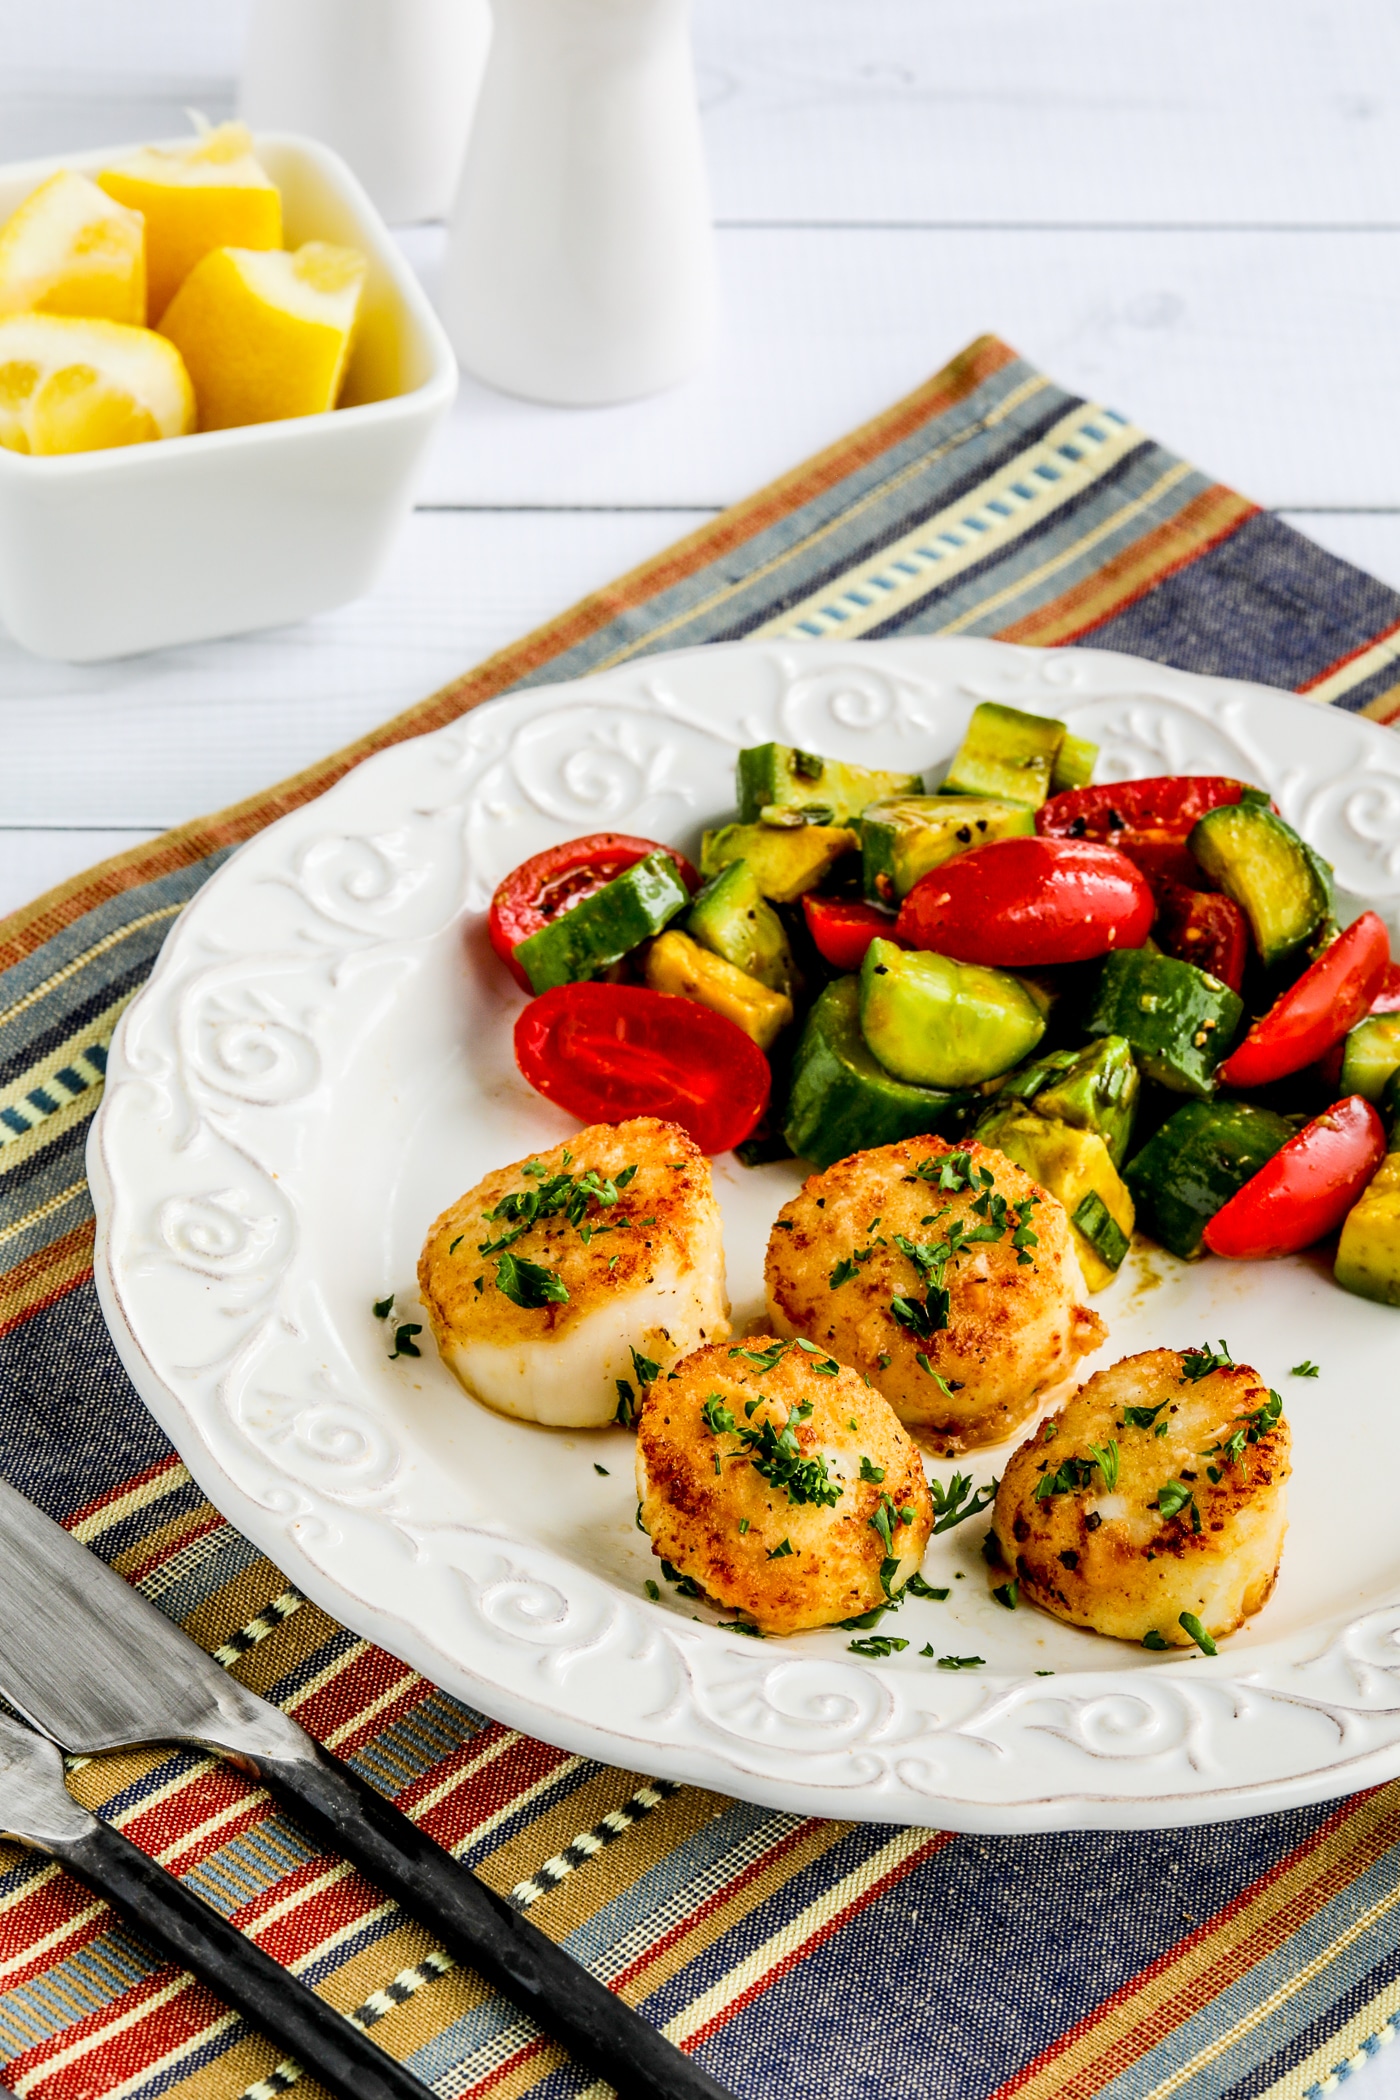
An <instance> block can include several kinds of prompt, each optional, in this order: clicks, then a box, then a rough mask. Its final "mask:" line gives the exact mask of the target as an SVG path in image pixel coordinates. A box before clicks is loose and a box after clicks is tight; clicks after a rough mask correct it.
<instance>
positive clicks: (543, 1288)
mask: <svg viewBox="0 0 1400 2100" xmlns="http://www.w3.org/2000/svg"><path fill="white" fill-rule="evenodd" d="M496 1289H497V1290H498V1291H499V1292H500V1293H501V1295H502V1296H503V1297H505V1298H509V1300H510V1302H511V1304H512V1305H519V1306H523V1307H524V1308H525V1309H526V1310H527V1311H528V1310H532V1309H533V1308H535V1307H537V1306H541V1305H567V1304H568V1302H569V1287H568V1285H567V1284H566V1283H565V1281H564V1279H563V1277H562V1276H556V1275H555V1273H554V1271H553V1269H545V1268H542V1267H541V1266H540V1264H539V1262H537V1261H526V1260H525V1259H524V1258H523V1256H520V1255H516V1254H503V1255H502V1256H501V1258H500V1260H499V1261H498V1262H497V1264H496Z"/></svg>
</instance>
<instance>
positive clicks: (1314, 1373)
mask: <svg viewBox="0 0 1400 2100" xmlns="http://www.w3.org/2000/svg"><path fill="white" fill-rule="evenodd" d="M1321 1372H1322V1366H1321V1364H1315V1363H1312V1362H1311V1361H1310V1360H1309V1359H1308V1358H1307V1357H1306V1356H1305V1357H1304V1358H1303V1361H1302V1362H1301V1363H1300V1364H1294V1366H1293V1369H1292V1370H1291V1371H1290V1372H1289V1374H1288V1375H1289V1377H1290V1378H1317V1377H1319V1376H1320V1375H1321Z"/></svg>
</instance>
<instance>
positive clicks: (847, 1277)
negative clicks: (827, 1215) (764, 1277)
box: [826, 1255, 860, 1646]
mask: <svg viewBox="0 0 1400 2100" xmlns="http://www.w3.org/2000/svg"><path fill="white" fill-rule="evenodd" d="M859 1274H860V1271H859V1269H858V1268H857V1267H856V1265H855V1263H854V1262H853V1261H852V1260H851V1259H850V1258H849V1256H846V1255H843V1256H842V1258H841V1260H840V1261H838V1262H837V1264H836V1267H835V1268H834V1269H833V1270H832V1272H831V1274H830V1275H829V1276H828V1277H827V1279H826V1280H827V1282H828V1283H829V1284H830V1285H831V1288H832V1289H833V1290H834V1291H839V1290H840V1288H841V1286H842V1284H843V1283H853V1282H854V1281H855V1279H856V1277H857V1276H858V1275H859ZM852 1645H853V1646H854V1643H852Z"/></svg>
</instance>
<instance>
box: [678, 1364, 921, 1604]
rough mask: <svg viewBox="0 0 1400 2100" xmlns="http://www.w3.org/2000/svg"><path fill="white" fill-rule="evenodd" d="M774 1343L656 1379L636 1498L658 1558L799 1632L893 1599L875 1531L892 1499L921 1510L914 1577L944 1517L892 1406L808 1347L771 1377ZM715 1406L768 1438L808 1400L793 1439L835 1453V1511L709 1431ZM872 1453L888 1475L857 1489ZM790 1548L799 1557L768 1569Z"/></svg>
mask: <svg viewBox="0 0 1400 2100" xmlns="http://www.w3.org/2000/svg"><path fill="white" fill-rule="evenodd" d="M775 1340H777V1337H774V1336H771V1335H756V1336H752V1337H750V1338H748V1339H747V1340H745V1341H744V1342H742V1343H728V1344H726V1343H711V1344H709V1345H707V1346H706V1347H705V1348H703V1349H697V1350H694V1351H693V1352H692V1353H691V1354H690V1355H689V1356H686V1357H683V1358H682V1359H681V1361H680V1362H679V1363H678V1364H677V1365H676V1366H675V1367H674V1369H673V1371H672V1372H671V1373H670V1375H669V1376H666V1377H662V1378H660V1379H658V1380H657V1382H656V1384H655V1385H653V1386H652V1387H651V1389H650V1391H649V1392H648V1394H647V1397H646V1403H645V1405H644V1407H643V1409H642V1414H641V1420H640V1422H639V1424H638V1429H637V1492H638V1495H639V1497H640V1500H641V1504H642V1520H643V1523H644V1525H645V1527H646V1529H647V1530H648V1531H649V1533H650V1535H651V1540H652V1551H653V1552H654V1553H655V1554H656V1556H657V1558H658V1559H660V1560H665V1561H669V1562H670V1564H671V1565H672V1567H674V1568H676V1569H678V1570H679V1571H680V1572H681V1574H683V1575H687V1576H689V1577H690V1578H691V1580H692V1581H694V1582H696V1583H698V1584H699V1585H700V1587H701V1588H702V1589H703V1590H704V1591H705V1593H706V1594H707V1596H709V1597H710V1598H712V1599H713V1600H714V1602H715V1603H716V1604H719V1605H721V1606H725V1607H728V1608H730V1609H732V1610H736V1611H739V1612H742V1613H743V1614H744V1615H745V1616H746V1617H747V1618H749V1619H752V1620H753V1622H754V1623H755V1624H756V1625H758V1626H760V1627H762V1628H763V1629H764V1630H765V1631H767V1632H771V1633H796V1632H798V1631H800V1630H801V1629H802V1628H804V1627H811V1626H827V1625H831V1624H832V1623H833V1622H835V1621H839V1620H842V1619H847V1618H857V1617H859V1616H860V1615H861V1614H862V1613H864V1612H867V1611H871V1610H874V1609H875V1608H876V1607H877V1606H878V1605H880V1604H881V1603H883V1602H884V1601H885V1592H884V1589H883V1587H882V1585H881V1582H880V1567H881V1563H882V1561H883V1560H884V1559H885V1546H884V1542H883V1539H882V1537H881V1535H880V1533H879V1532H878V1531H877V1530H875V1529H874V1528H872V1525H871V1521H870V1520H871V1518H872V1517H873V1516H874V1515H875V1513H876V1510H877V1508H878V1507H879V1505H880V1502H881V1498H882V1496H888V1497H889V1498H890V1501H891V1502H892V1503H893V1504H894V1506H895V1508H896V1509H900V1508H908V1509H912V1511H913V1512H914V1515H913V1520H912V1522H910V1523H908V1524H904V1525H899V1526H897V1527H896V1531H895V1538H896V1543H897V1546H898V1549H899V1557H900V1558H901V1559H903V1560H909V1559H912V1561H913V1564H914V1565H915V1566H917V1565H918V1562H919V1561H920V1560H921V1559H922V1557H923V1554H924V1550H925V1548H926V1546H927V1544H928V1539H929V1534H930V1531H931V1529H932V1524H933V1509H932V1504H931V1501H930V1497H929V1491H928V1483H927V1481H926V1480H925V1478H924V1471H923V1466H922V1464H921V1462H920V1459H919V1453H918V1450H917V1448H916V1446H915V1445H914V1443H913V1441H912V1440H911V1438H910V1437H909V1436H908V1435H907V1434H906V1432H905V1431H904V1429H903V1428H902V1427H901V1425H900V1423H899V1420H898V1418H897V1417H896V1415H895V1414H894V1411H893V1410H892V1409H891V1408H890V1407H889V1406H888V1405H887V1404H886V1402H885V1401H884V1400H882V1399H881V1398H880V1395H879V1394H878V1393H876V1392H874V1391H873V1390H872V1389H871V1388H870V1387H869V1386H868V1385H867V1384H866V1382H865V1380H864V1379H863V1378H861V1377H860V1375H859V1373H857V1372H855V1371H852V1370H848V1369H846V1368H844V1367H842V1368H840V1369H838V1371H837V1372H836V1375H834V1376H822V1375H821V1374H819V1373H817V1372H815V1371H814V1370H813V1369H812V1367H811V1366H812V1363H813V1362H814V1361H816V1362H823V1361H826V1358H825V1356H824V1355H822V1356H819V1357H817V1358H815V1359H813V1358H812V1357H810V1356H809V1355H808V1354H807V1353H806V1352H804V1351H802V1350H800V1349H798V1348H797V1347H796V1346H792V1347H790V1348H789V1349H788V1351H787V1353H786V1354H785V1355H784V1356H783V1357H782V1358H781V1360H780V1361H779V1362H778V1363H777V1364H776V1365H775V1366H774V1367H773V1369H772V1370H768V1371H765V1370H763V1369H761V1368H760V1366H758V1365H757V1364H755V1363H754V1362H753V1361H752V1355H753V1354H761V1353H762V1352H763V1351H764V1350H766V1349H767V1348H769V1347H770V1346H771V1345H772V1344H773V1343H774V1341H775ZM745 1351H747V1352H750V1354H747V1355H746V1354H744V1353H741V1352H745ZM712 1395H718V1396H719V1399H720V1402H721V1404H722V1405H723V1406H725V1407H727V1408H729V1410H730V1411H731V1412H732V1414H733V1415H734V1418H735V1421H736V1423H744V1422H751V1423H753V1425H754V1426H755V1427H757V1426H759V1425H761V1424H762V1423H763V1422H764V1421H765V1420H771V1421H772V1423H773V1425H774V1427H775V1429H781V1428H782V1427H783V1425H784V1423H785V1422H786V1421H787V1420H788V1418H789V1414H790V1412H791V1411H792V1410H794V1409H796V1408H797V1407H798V1406H799V1405H800V1404H801V1403H803V1402H810V1403H811V1406H812V1412H811V1414H810V1415H809V1416H808V1417H807V1418H806V1419H805V1420H801V1421H798V1422H797V1423H796V1425H795V1430H794V1433H795V1435H796V1438H797V1442H798V1445H799V1449H800V1452H801V1455H802V1457H804V1458H809V1457H813V1456H815V1455H816V1454H818V1453H825V1454H826V1455H827V1459H828V1465H829V1469H830V1470H832V1472H833V1474H834V1473H835V1471H836V1469H837V1467H839V1468H840V1472H841V1479H842V1491H841V1499H840V1500H839V1502H837V1503H836V1505H835V1506H834V1507H832V1508H823V1507H821V1506H820V1505H818V1504H814V1503H806V1504H797V1503H793V1502H792V1501H790V1499H789V1497H788V1495H787V1494H786V1492H785V1490H784V1489H783V1488H782V1487H781V1486H777V1485H775V1484H774V1483H773V1482H772V1481H771V1480H768V1479H765V1478H764V1476H763V1475H762V1474H760V1473H759V1472H757V1471H756V1470H755V1468H754V1466H753V1465H752V1463H751V1462H750V1458H749V1455H748V1454H747V1453H745V1452H744V1450H743V1447H742V1445H741V1444H740V1443H739V1440H738V1438H737V1436H735V1435H734V1434H732V1433H724V1432H721V1433H720V1434H719V1435H716V1434H715V1433H713V1432H712V1431H711V1429H710V1428H709V1427H708V1425H707V1423H706V1420H705V1413H704V1409H705V1403H706V1401H707V1400H708V1399H709V1398H710V1397H711V1396H712ZM750 1405H753V1413H752V1414H750V1413H749V1412H748V1409H749V1407H750ZM852 1421H854V1422H855V1423H856V1424H857V1428H856V1430H855V1431H852V1430H851V1429H850V1426H849V1425H850V1423H851V1422H852ZM862 1454H863V1455H865V1456H867V1457H868V1458H869V1459H870V1461H871V1462H872V1464H873V1465H874V1466H876V1467H878V1468H880V1469H881V1471H882V1472H883V1474H884V1478H883V1480H882V1481H880V1482H879V1483H876V1482H872V1481H866V1480H861V1479H860V1478H859V1459H860V1456H861V1455H862ZM716 1457H718V1458H719V1461H720V1471H719V1472H718V1473H716V1471H715V1460H716ZM745 1521H746V1522H747V1529H746V1530H743V1531H741V1530H740V1525H741V1523H744V1522H745ZM784 1541H787V1542H788V1543H789V1544H790V1545H791V1548H792V1551H791V1553H790V1554H785V1555H782V1556H781V1557H780V1558H778V1559H776V1560H775V1559H772V1558H770V1555H771V1554H773V1553H774V1552H775V1551H776V1550H777V1549H778V1548H780V1547H781V1546H782V1544H783V1542H784Z"/></svg>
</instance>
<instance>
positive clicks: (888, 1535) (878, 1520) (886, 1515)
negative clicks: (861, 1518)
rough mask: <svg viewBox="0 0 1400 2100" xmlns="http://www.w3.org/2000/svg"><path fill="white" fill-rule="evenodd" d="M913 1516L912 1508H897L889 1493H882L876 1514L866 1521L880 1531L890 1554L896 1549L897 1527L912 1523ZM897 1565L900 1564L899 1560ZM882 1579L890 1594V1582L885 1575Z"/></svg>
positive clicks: (886, 1590) (887, 1592)
mask: <svg viewBox="0 0 1400 2100" xmlns="http://www.w3.org/2000/svg"><path fill="white" fill-rule="evenodd" d="M913 1517H914V1512H913V1511H912V1510H904V1509H896V1508H895V1506H894V1503H893V1502H892V1501H891V1500H890V1497H889V1496H888V1495H881V1497H880V1499H879V1501H878V1502H877V1503H876V1505H875V1514H874V1515H873V1516H872V1517H867V1518H866V1520H865V1521H866V1523H867V1524H868V1525H869V1526H870V1529H871V1530H872V1531H876V1532H878V1533H879V1535H880V1537H881V1538H882V1539H883V1540H884V1545H885V1552H886V1554H887V1555H889V1554H893V1553H894V1550H895V1548H894V1534H895V1530H896V1528H897V1527H898V1526H899V1525H902V1524H909V1523H912V1522H913ZM896 1565H898V1562H897V1560H896ZM881 1581H882V1583H883V1584H884V1590H885V1594H886V1596H888V1595H889V1584H888V1582H884V1578H883V1576H882V1577H881Z"/></svg>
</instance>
